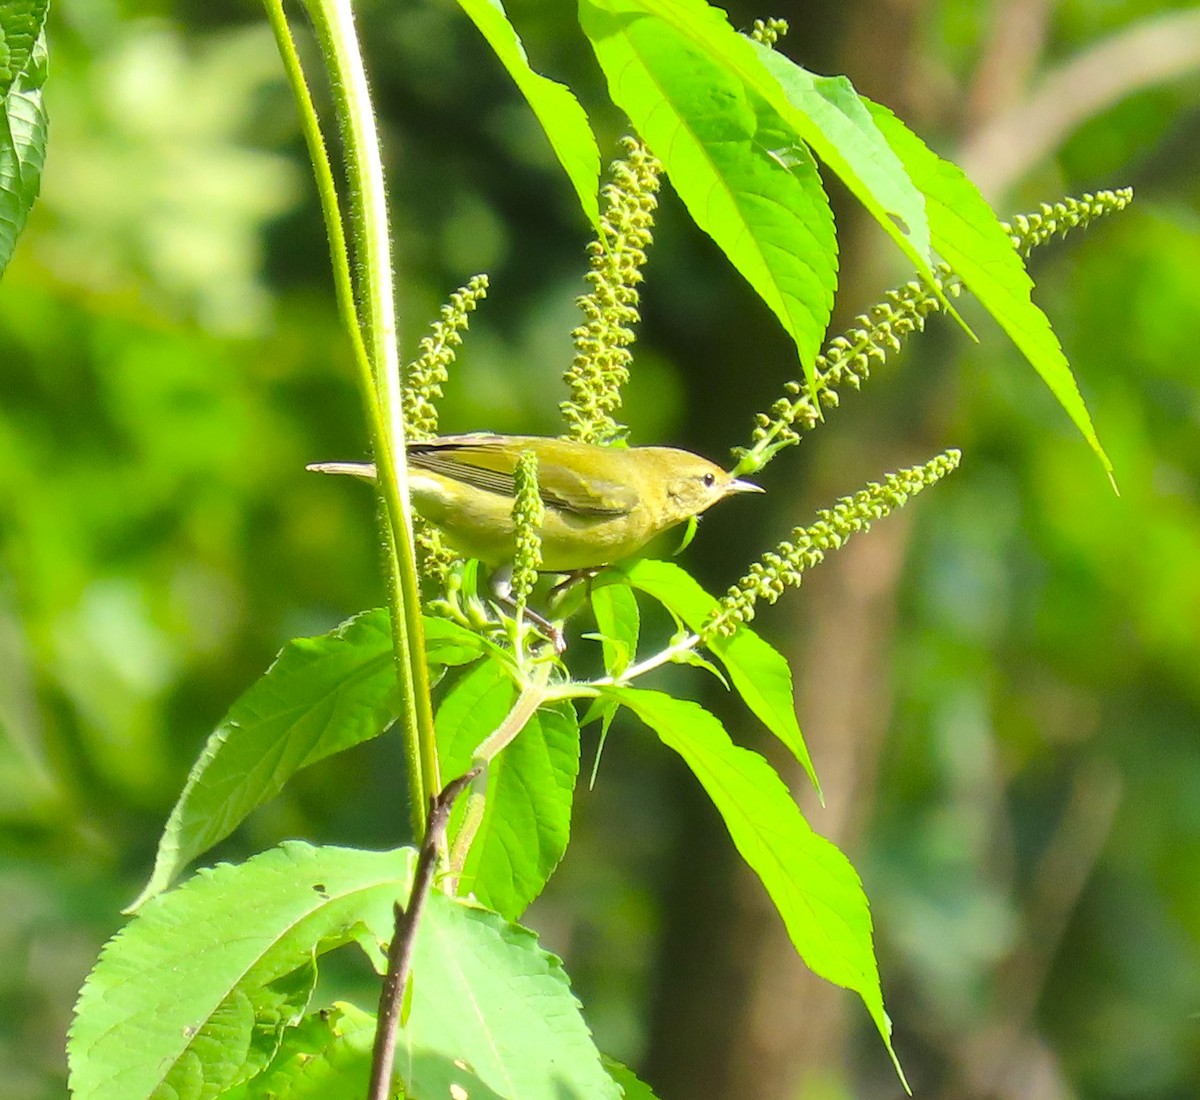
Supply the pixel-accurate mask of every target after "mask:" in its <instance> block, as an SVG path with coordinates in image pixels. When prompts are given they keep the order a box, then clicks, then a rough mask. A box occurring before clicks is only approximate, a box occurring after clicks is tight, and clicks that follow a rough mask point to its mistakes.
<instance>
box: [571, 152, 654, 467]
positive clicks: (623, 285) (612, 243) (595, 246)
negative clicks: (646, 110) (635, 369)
mask: <svg viewBox="0 0 1200 1100" xmlns="http://www.w3.org/2000/svg"><path fill="white" fill-rule="evenodd" d="M622 148H623V151H624V154H625V156H624V158H623V159H622V160H618V161H616V162H615V163H614V164H613V168H612V182H611V183H609V184H608V186H607V187H605V189H604V204H605V205H604V213H603V215H602V217H601V227H602V230H603V232H602V234H601V237H600V239H599V240H596V241H592V242H591V244H589V245H588V257H589V260H590V262H591V271H589V272H588V274H587V275H586V276H585V278H586V280H587V282H588V283H589V284H590V285H591V288H592V289H591V290H590V291H589V292H588V293H587V294H585V295H583V296H582V297H581V298H579V299H578V302H577V304H578V306H579V308H580V310H581V311H582V312H583V316H584V323H583V324H582V325H580V326H579V327H578V328H576V329H575V331H574V332H573V333H572V334H571V335H572V337H573V338H574V340H575V358H574V360H573V361H572V363H571V366H570V368H569V369H568V370H567V372H566V374H565V375H564V379H565V381H566V383H567V387H568V390H569V392H570V397H569V398H568V399H567V400H566V401H564V402H562V404H561V406H560V408H561V410H562V415H563V419H564V420H565V421H566V424H567V434H568V435H569V436H570V437H571V438H572V439H578V440H580V441H582V442H585V443H612V442H616V441H617V440H619V439H621V438H622V437H623V436H624V434H625V428H624V426H623V425H621V424H619V423H618V422H617V421H616V419H615V418H614V416H613V414H614V413H615V412H616V411H617V409H619V408H620V407H621V387H622V386H623V385H624V384H625V382H626V381H627V380H628V378H629V363H630V360H631V359H632V355H631V354H630V351H629V345H630V344H632V343H633V341H634V339H635V334H634V331H633V326H634V325H636V324H637V322H638V320H639V319H640V314H639V313H638V299H639V295H638V289H637V288H638V284H639V283H640V282H641V281H642V272H641V268H642V266H643V265H644V264H645V263H646V249H647V248H649V247H650V244H651V239H652V230H653V226H654V211H655V209H656V208H657V206H658V198H657V192H658V177H659V174H660V173H661V172H662V165H661V164H659V162H658V159H657V158H656V157H655V156H654V155H653V154H652V153H651V152H650V151H649V150H648V149H647V148H646V146H645V145H643V144H642V143H641V142H640V141H638V140H637V139H636V138H632V137H627V138H625V139H624V141H623V142H622Z"/></svg>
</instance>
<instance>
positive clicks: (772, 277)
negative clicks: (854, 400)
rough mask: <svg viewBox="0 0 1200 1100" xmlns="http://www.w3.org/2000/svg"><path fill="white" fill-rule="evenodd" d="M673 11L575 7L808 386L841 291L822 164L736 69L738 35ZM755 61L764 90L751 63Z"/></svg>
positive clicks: (633, 1) (621, 98) (627, 102)
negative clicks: (788, 342) (773, 320)
mask: <svg viewBox="0 0 1200 1100" xmlns="http://www.w3.org/2000/svg"><path fill="white" fill-rule="evenodd" d="M669 8H670V5H666V6H664V5H656V4H653V3H641V2H638V0H580V5H579V11H580V22H581V24H582V26H583V29H584V32H585V33H586V34H587V36H588V38H589V39H590V40H591V43H592V47H593V49H594V50H595V53H596V57H597V59H598V60H599V62H600V65H601V67H602V68H603V69H604V72H605V75H606V77H607V78H608V86H609V92H610V94H611V96H612V98H613V100H614V102H616V103H617V104H618V105H619V106H620V107H621V108H622V110H624V111H625V113H626V114H627V115H628V116H629V118H630V120H631V121H632V122H633V124H634V126H635V127H636V128H637V130H638V132H639V133H640V134H641V135H642V137H643V139H644V140H645V141H646V143H647V145H649V147H650V148H651V149H652V150H653V151H654V153H655V155H656V156H657V157H658V158H659V159H660V160H661V161H662V163H663V166H664V168H665V169H666V172H667V174H668V176H669V177H670V179H671V183H672V185H673V186H674V188H675V190H676V191H677V192H678V193H679V196H680V198H681V199H682V200H683V201H684V203H685V205H686V206H687V208H688V211H689V212H690V213H691V215H692V218H693V219H694V220H695V222H696V224H697V225H698V226H699V227H700V228H701V229H703V230H704V232H706V233H707V234H709V236H711V237H712V238H713V240H714V241H716V243H717V244H718V245H719V246H720V247H721V249H722V250H723V251H724V252H725V254H726V255H727V256H728V257H729V260H730V262H731V263H732V264H733V265H734V267H735V268H737V270H738V271H739V272H740V273H741V275H742V276H743V277H744V278H745V279H746V281H747V282H749V283H750V285H751V286H752V287H753V288H754V290H755V291H756V292H757V293H758V295H759V296H760V297H761V298H762V299H763V301H764V302H765V303H766V304H767V305H768V306H769V307H770V309H771V310H772V312H773V313H774V314H775V316H776V317H778V319H779V321H780V323H781V324H782V325H783V327H784V329H785V330H786V331H787V332H788V334H789V335H790V336H791V337H792V339H793V340H794V341H795V343H796V348H797V351H798V353H799V357H800V360H801V362H802V363H803V365H804V369H805V372H806V374H807V375H808V376H809V377H810V378H811V377H812V372H813V370H814V362H815V359H816V355H817V352H818V351H819V350H820V345H821V341H822V339H823V337H824V334H825V329H826V327H827V326H828V324H829V316H830V311H831V310H832V308H833V292H834V290H835V288H836V286H837V239H836V236H835V233H834V226H833V216H832V214H831V212H830V209H829V200H828V198H827V196H826V194H825V190H824V188H823V187H822V185H821V179H820V176H819V174H818V173H817V167H816V163H815V162H814V160H813V158H812V155H811V153H810V152H809V150H808V149H807V148H806V147H805V145H804V142H803V141H802V140H801V138H800V136H799V135H798V134H797V133H796V131H795V129H794V128H793V127H792V126H790V125H789V124H788V123H787V122H786V121H785V120H784V119H783V118H782V117H781V116H780V114H779V112H778V109H777V108H776V107H773V106H772V103H771V102H770V100H769V98H768V97H766V96H764V94H763V90H762V88H761V87H756V86H754V85H753V84H752V83H750V82H749V81H748V80H747V79H746V78H745V75H744V73H743V72H741V71H739V70H738V68H737V66H736V65H735V64H733V63H732V62H731V60H730V57H729V56H728V55H727V51H728V49H729V48H731V46H732V48H734V49H735V50H736V51H738V52H743V51H744V50H745V44H744V42H743V41H742V40H741V39H740V38H739V36H738V35H736V34H735V33H734V32H733V30H732V29H731V28H729V26H728V25H727V24H724V23H722V26H723V27H724V33H723V34H721V33H719V32H717V31H715V30H710V31H709V32H708V33H704V34H701V33H699V32H698V31H697V30H696V28H695V27H694V26H693V21H694V20H696V19H697V18H698V17H700V16H703V17H704V18H703V22H705V24H706V25H707V24H708V23H712V22H713V21H712V20H711V19H709V18H708V14H709V11H710V10H711V9H706V6H705V5H702V4H695V3H689V4H684V5H681V6H678V10H675V11H671V10H667V9H669ZM651 9H655V14H653V15H651V14H649V13H650V11H651ZM698 13H699V15H698ZM749 64H750V65H751V66H753V67H754V68H755V69H756V70H757V72H758V73H759V75H760V77H761V78H762V79H761V80H760V84H766V83H768V82H769V78H767V77H766V75H765V74H764V73H762V71H761V66H759V65H757V63H756V62H755V61H754V58H753V56H752V55H750V57H749ZM774 90H775V92H776V93H777V92H778V88H777V87H776V88H775V89H774ZM776 98H777V99H779V100H780V102H782V103H783V104H784V106H785V108H786V107H787V104H786V101H784V100H783V99H782V96H779V95H776Z"/></svg>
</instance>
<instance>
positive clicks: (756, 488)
mask: <svg viewBox="0 0 1200 1100" xmlns="http://www.w3.org/2000/svg"><path fill="white" fill-rule="evenodd" d="M725 492H727V493H765V492H766V489H764V488H763V487H762V486H761V485H755V484H754V482H753V481H743V480H742V479H741V478H740V477H739V478H735V479H734V480H733V481H731V482H730V483H729V485H728V487H727V488H726V489H725Z"/></svg>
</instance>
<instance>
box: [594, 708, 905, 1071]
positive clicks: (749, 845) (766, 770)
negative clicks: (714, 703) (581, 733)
mask: <svg viewBox="0 0 1200 1100" xmlns="http://www.w3.org/2000/svg"><path fill="white" fill-rule="evenodd" d="M603 690H604V693H605V694H606V695H608V696H610V697H611V698H613V699H616V700H618V701H619V702H620V703H621V704H622V706H626V707H628V708H629V709H630V710H632V711H633V712H634V714H636V715H637V716H638V717H639V718H640V719H641V720H642V721H643V722H645V723H646V725H648V726H649V727H650V728H651V729H653V730H654V731H655V733H657V734H658V736H659V738H660V739H661V740H662V742H663V743H664V744H665V745H667V746H668V747H669V748H672V749H674V750H675V751H676V752H677V753H679V755H680V756H682V757H683V759H684V760H685V761H686V762H687V765H688V767H689V768H691V769H692V772H693V773H694V774H695V776H696V778H697V779H699V780H700V783H701V785H702V786H703V787H704V789H705V790H706V791H707V792H708V796H709V797H710V798H711V799H712V801H713V805H714V806H716V808H717V811H718V812H719V813H720V814H721V817H722V818H723V819H724V821H725V826H726V828H728V830H729V835H730V837H731V838H732V840H733V843H734V846H735V847H736V848H737V850H738V851H739V852H740V853H741V856H742V858H743V859H744V860H745V861H746V862H747V863H748V864H749V865H750V867H751V869H752V870H753V871H754V872H755V874H757V875H758V877H759V878H760V879H761V880H762V884H763V885H764V886H765V887H766V889H767V893H768V894H770V896H771V900H772V901H773V902H774V904H775V908H776V909H777V910H778V911H779V915H780V916H781V917H782V918H783V922H784V924H785V925H786V926H787V930H788V935H789V936H790V937H791V940H792V943H793V944H794V945H795V948H796V950H797V951H798V952H799V954H800V957H801V958H802V959H803V960H804V961H805V963H806V964H807V965H808V966H809V968H810V969H811V970H813V971H814V973H816V974H819V975H820V976H821V977H823V978H826V979H828V980H829V981H831V982H834V983H835V984H837V985H840V986H843V987H845V988H846V989H851V990H853V991H854V992H855V993H857V994H858V995H859V996H860V997H861V998H862V1000H863V1003H864V1004H865V1005H866V1006H867V1011H868V1012H869V1013H870V1014H871V1019H872V1020H874V1022H875V1026H876V1027H877V1028H878V1029H879V1034H880V1035H881V1036H882V1037H883V1041H884V1043H886V1044H887V1048H888V1051H889V1052H890V1053H891V1054H892V1059H893V1061H895V1053H894V1052H893V1051H892V1044H891V1025H890V1023H889V1021H888V1018H887V1015H886V1013H885V1012H884V1010H883V993H882V990H881V989H880V985H879V970H878V967H877V965H876V962H875V949H874V945H873V942H872V935H871V914H870V910H869V909H868V907H867V899H866V895H865V894H864V893H863V889H862V883H861V882H860V881H859V878H858V875H857V873H856V872H855V870H854V868H853V867H852V866H851V865H850V861H849V860H848V859H847V858H846V857H845V856H844V855H843V854H842V853H841V852H840V851H838V849H837V848H836V847H834V845H832V844H831V843H830V842H829V841H828V840H825V839H824V838H823V837H820V836H818V835H817V834H816V833H814V832H813V831H812V829H811V828H810V827H809V825H808V822H806V821H805V820H804V817H803V815H802V814H801V813H800V810H799V808H798V807H797V806H796V804H795V802H793V801H792V797H791V795H790V793H789V792H788V789H787V787H786V786H785V785H784V782H783V780H782V779H780V778H779V776H778V775H777V774H776V773H775V771H774V770H773V769H772V768H771V766H770V765H769V764H768V763H767V762H766V761H765V760H764V759H763V758H762V757H761V756H758V755H757V754H756V753H753V752H750V751H749V750H748V749H743V748H740V747H738V746H737V745H735V744H733V742H732V741H731V740H730V739H729V734H727V733H726V732H725V730H724V728H723V727H722V726H721V723H720V722H719V721H718V720H717V719H716V718H715V717H714V716H713V715H712V714H710V713H709V712H708V711H706V710H704V709H703V708H702V707H701V706H699V705H698V704H696V703H693V702H691V701H689V700H684V699H675V698H673V697H672V696H670V695H665V694H663V693H662V692H657V691H643V690H640V689H636V688H626V687H613V688H605V689H603ZM896 1069H897V1072H899V1070H900V1067H899V1063H896ZM902 1079H903V1077H902Z"/></svg>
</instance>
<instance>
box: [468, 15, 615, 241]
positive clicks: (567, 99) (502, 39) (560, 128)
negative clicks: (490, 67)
mask: <svg viewBox="0 0 1200 1100" xmlns="http://www.w3.org/2000/svg"><path fill="white" fill-rule="evenodd" d="M458 3H459V6H460V7H461V8H462V9H463V11H465V12H466V13H467V15H468V16H469V17H470V18H471V21H472V22H473V23H474V24H475V26H476V27H478V28H479V31H480V33H481V34H482V35H483V37H484V38H486V39H487V42H488V45H489V46H491V47H492V50H493V51H494V52H495V54H496V56H497V57H498V58H499V59H500V62H501V64H503V66H504V67H505V68H506V69H507V70H508V75H509V76H511V77H512V78H513V81H514V83H515V84H516V85H517V87H518V88H519V89H520V91H521V94H522V95H523V96H524V97H525V100H526V102H528V104H529V106H530V107H532V108H533V113H534V114H535V115H537V119H538V121H539V122H540V123H541V124H542V129H543V130H544V131H545V132H546V137H547V138H549V139H550V144H551V146H552V147H553V149H554V153H555V156H557V157H558V162H559V163H560V164H561V165H562V166H563V168H564V169H565V171H566V173H567V177H568V178H569V179H570V181H571V185H572V186H573V187H574V188H575V194H576V195H577V196H578V197H579V204H580V206H582V207H583V212H584V214H586V215H587V218H588V221H590V222H591V223H592V226H593V227H594V228H595V230H596V232H597V233H599V232H600V203H599V198H598V194H597V193H598V191H599V188H600V150H599V149H598V148H597V147H596V138H595V135H594V134H593V133H592V128H591V126H590V125H589V123H588V118H587V114H586V113H585V112H584V110H583V108H582V107H581V106H580V105H579V101H578V100H577V99H576V98H575V96H574V95H573V94H572V93H571V90H570V89H569V88H567V87H565V86H564V85H562V84H559V83H557V82H555V81H553V80H550V79H549V78H548V77H544V76H542V75H540V74H539V73H536V72H534V71H533V69H532V68H531V67H530V65H529V58H528V57H527V56H526V54H525V47H524V46H523V45H522V44H521V39H520V38H519V37H518V35H517V32H516V30H515V29H514V28H513V25H512V24H511V23H510V22H509V21H508V15H507V14H506V13H505V11H504V6H503V4H501V3H500V0H458Z"/></svg>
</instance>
